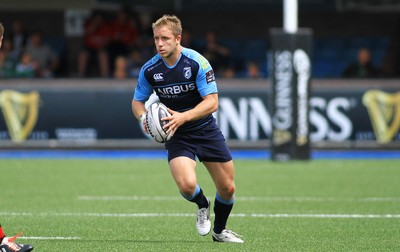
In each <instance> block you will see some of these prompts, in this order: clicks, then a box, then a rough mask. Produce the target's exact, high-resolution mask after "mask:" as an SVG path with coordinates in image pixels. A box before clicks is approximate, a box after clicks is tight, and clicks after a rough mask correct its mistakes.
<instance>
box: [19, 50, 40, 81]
mask: <svg viewBox="0 0 400 252" xmlns="http://www.w3.org/2000/svg"><path fill="white" fill-rule="evenodd" d="M37 69H38V66H37V64H36V63H35V62H34V61H33V59H32V55H30V54H29V52H23V53H22V55H21V60H20V61H19V62H18V63H17V65H16V67H15V77H16V78H33V77H35V73H36V71H37Z"/></svg>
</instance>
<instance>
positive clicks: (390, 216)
mask: <svg viewBox="0 0 400 252" xmlns="http://www.w3.org/2000/svg"><path fill="white" fill-rule="evenodd" d="M0 216H39V217H42V216H56V217H57V216H61V217H113V218H146V217H147V218H149V217H150V218H151V217H195V216H197V215H195V214H188V213H187V214H186V213H43V212H42V213H26V212H25V213H18V212H0ZM230 216H232V217H242V218H243V217H246V218H330V219H400V214H262V213H261V214H240V213H239V214H231V215H230Z"/></svg>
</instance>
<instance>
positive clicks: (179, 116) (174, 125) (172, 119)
mask: <svg viewBox="0 0 400 252" xmlns="http://www.w3.org/2000/svg"><path fill="white" fill-rule="evenodd" d="M168 112H169V113H170V114H171V116H166V117H164V118H162V119H161V120H163V121H169V122H168V123H167V124H165V125H164V127H163V129H167V134H168V133H169V132H171V136H173V135H174V134H175V132H176V130H177V129H178V128H179V127H180V126H182V125H183V124H184V123H185V122H186V121H187V120H186V116H185V114H184V113H180V112H177V111H174V110H172V109H169V108H168Z"/></svg>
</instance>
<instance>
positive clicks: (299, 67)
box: [293, 49, 311, 145]
mask: <svg viewBox="0 0 400 252" xmlns="http://www.w3.org/2000/svg"><path fill="white" fill-rule="evenodd" d="M293 66H294V69H295V70H296V72H297V76H298V77H297V113H298V116H297V129H296V131H297V143H298V144H299V145H303V144H306V143H307V141H308V137H307V135H308V118H307V113H308V93H307V87H308V81H309V79H310V72H311V70H310V69H311V63H310V59H309V58H308V55H307V53H306V52H305V51H303V50H301V49H298V50H296V51H295V52H294V55H293Z"/></svg>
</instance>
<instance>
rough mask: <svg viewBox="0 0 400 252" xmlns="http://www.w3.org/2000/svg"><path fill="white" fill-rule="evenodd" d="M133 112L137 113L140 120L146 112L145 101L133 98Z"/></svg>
mask: <svg viewBox="0 0 400 252" xmlns="http://www.w3.org/2000/svg"><path fill="white" fill-rule="evenodd" d="M132 112H133V114H134V115H135V117H136V119H138V120H140V116H141V115H143V113H145V112H146V108H145V106H144V103H142V102H139V101H136V100H132Z"/></svg>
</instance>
